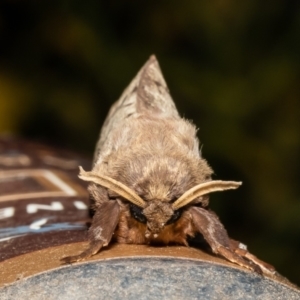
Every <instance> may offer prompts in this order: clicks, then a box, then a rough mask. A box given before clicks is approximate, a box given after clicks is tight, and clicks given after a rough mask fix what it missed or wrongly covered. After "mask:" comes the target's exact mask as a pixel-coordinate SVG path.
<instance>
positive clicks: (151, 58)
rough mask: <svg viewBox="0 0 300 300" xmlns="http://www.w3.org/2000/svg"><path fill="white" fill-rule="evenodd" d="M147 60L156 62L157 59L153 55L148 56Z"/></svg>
mask: <svg viewBox="0 0 300 300" xmlns="http://www.w3.org/2000/svg"><path fill="white" fill-rule="evenodd" d="M149 60H150V61H156V62H157V58H156V56H155V54H152V55H150V57H149Z"/></svg>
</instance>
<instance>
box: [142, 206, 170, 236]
mask: <svg viewBox="0 0 300 300" xmlns="http://www.w3.org/2000/svg"><path fill="white" fill-rule="evenodd" d="M143 214H144V216H145V217H146V218H147V230H146V234H145V235H146V237H149V236H150V235H151V233H152V234H153V235H154V237H155V236H157V234H158V233H159V232H160V231H161V230H162V229H163V228H164V226H165V225H166V223H167V222H168V221H169V220H170V218H171V217H172V215H173V214H174V210H173V208H172V204H170V203H167V202H161V201H149V202H148V203H147V205H146V207H145V208H144V210H143Z"/></svg>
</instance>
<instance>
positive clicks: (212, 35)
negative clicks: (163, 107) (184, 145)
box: [0, 0, 300, 284]
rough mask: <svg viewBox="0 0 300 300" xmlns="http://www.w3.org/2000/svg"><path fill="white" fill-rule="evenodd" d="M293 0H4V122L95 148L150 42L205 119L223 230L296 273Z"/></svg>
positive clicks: (297, 47)
mask: <svg viewBox="0 0 300 300" xmlns="http://www.w3.org/2000/svg"><path fill="white" fill-rule="evenodd" d="M299 4H300V3H299V1H297V0H294V1H290V0H273V1H268V0H267V1H260V0H244V1H233V0H222V1H221V0H215V1H197V0H188V1H184V2H183V1H179V0H173V1H134V0H131V1H130V0H128V1H115V0H113V1H66V0H60V1H4V0H2V1H1V2H0V91H1V92H0V132H1V133H9V134H16V135H20V136H23V137H29V138H34V139H39V140H42V141H47V142H49V143H52V144H55V145H60V146H65V147H69V148H71V149H74V150H77V151H80V152H82V153H87V154H89V155H90V156H92V152H93V147H94V144H95V142H96V140H97V137H98V132H99V129H100V127H101V124H102V122H103V119H104V117H105V116H106V113H107V111H108V109H109V107H110V105H111V104H112V103H113V101H115V100H116V99H117V98H118V97H119V95H120V94H121V92H122V91H123V89H124V88H125V87H126V85H127V84H128V83H129V81H130V80H131V79H132V78H133V76H134V75H135V74H136V72H137V71H138V70H139V68H140V67H141V66H142V65H143V63H144V62H145V61H146V60H147V59H148V57H149V56H150V55H151V54H153V53H155V54H156V55H157V57H158V59H159V61H160V64H161V67H162V70H163V72H164V75H165V77H166V80H167V82H168V84H169V87H170V90H171V92H172V95H173V98H174V99H175V102H176V104H177V106H178V108H179V111H180V112H181V113H182V114H183V115H184V116H185V117H186V118H188V119H193V120H194V122H195V123H196V124H197V126H199V127H200V128H201V130H200V131H199V136H200V138H201V141H202V142H203V143H204V148H203V154H204V156H205V157H206V158H207V159H208V161H209V162H210V164H211V165H212V167H213V168H214V170H215V173H216V178H222V179H236V180H242V181H243V182H244V185H243V187H242V188H241V189H240V190H238V191H235V192H227V193H223V194H216V195H213V196H212V197H211V198H212V201H211V205H212V207H213V209H214V210H216V211H217V213H218V214H219V215H220V217H221V220H222V221H223V223H224V224H225V226H226V228H227V229H228V231H229V233H230V235H231V236H232V237H234V238H236V239H238V240H241V241H243V242H244V243H246V244H248V245H249V246H250V251H251V252H253V253H255V254H256V255H257V256H259V257H260V258H262V259H264V260H266V261H268V262H270V263H272V264H274V265H275V266H276V268H277V270H279V271H280V272H281V273H283V275H285V276H287V277H289V278H290V280H292V281H294V282H296V283H298V284H300V278H299V271H300V263H299V258H298V255H299V252H300V242H299V240H300V218H299V216H300V188H299V178H300V172H299V168H300V163H299V162H300V161H299V150H300V136H299V129H300V102H299V96H300V90H299V80H300V61H299V53H300V43H299V37H300V7H299Z"/></svg>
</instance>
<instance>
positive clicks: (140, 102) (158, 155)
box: [62, 56, 274, 274]
mask: <svg viewBox="0 0 300 300" xmlns="http://www.w3.org/2000/svg"><path fill="white" fill-rule="evenodd" d="M212 173H213V171H212V169H211V168H210V166H209V165H208V163H207V162H206V160H205V159H204V158H203V157H202V154H201V152H200V151H199V141H198V139H197V136H196V128H195V126H194V125H193V124H192V123H191V122H189V121H187V120H185V119H183V118H181V117H180V116H179V114H178V112H177V110H176V107H175V104H174V102H173V100H172V98H171V96H170V93H169V90H168V87H167V85H166V82H165V80H164V77H163V75H162V73H161V70H160V68H159V65H158V62H157V60H156V58H155V56H151V57H150V59H149V60H148V61H147V62H146V64H145V65H144V66H143V67H142V69H141V70H140V71H139V73H138V74H137V75H136V77H135V78H134V79H133V80H132V82H131V83H130V85H129V86H128V87H127V88H126V89H125V91H124V92H123V94H122V95H121V97H120V99H119V100H118V101H117V102H116V103H115V104H114V105H113V106H112V107H111V109H110V111H109V114H108V116H107V118H106V120H105V122H104V125H103V127H102V130H101V134H100V138H99V141H98V143H97V146H96V151H95V156H94V161H93V167H92V171H90V172H85V171H84V170H83V169H82V168H81V169H80V175H79V177H80V178H81V179H82V180H85V181H88V182H90V184H89V187H88V190H89V193H90V196H91V199H93V204H92V208H93V209H94V211H95V213H94V216H93V221H92V224H91V226H90V228H89V231H88V236H89V242H90V245H89V248H88V249H87V250H85V251H84V252H83V253H81V254H79V255H76V256H71V257H65V258H63V259H62V260H63V261H64V262H67V263H70V262H75V261H79V260H82V259H84V258H87V257H90V256H92V255H94V254H96V253H98V252H99V251H100V250H101V248H102V247H104V246H107V245H108V244H109V243H110V241H111V239H112V238H113V239H114V240H115V241H117V242H119V243H127V244H154V243H155V244H179V245H186V246H188V241H189V240H190V239H192V238H194V237H195V236H196V235H199V234H200V235H202V236H203V238H204V240H205V241H206V242H207V244H208V245H209V247H210V248H211V251H212V252H213V253H214V254H216V255H218V256H221V257H223V258H225V259H227V260H228V261H230V262H232V263H235V264H238V265H240V266H242V267H245V268H247V269H250V270H253V271H256V272H258V273H260V274H262V273H269V274H270V273H273V272H274V268H273V267H272V266H270V265H269V264H267V263H265V262H263V261H261V260H259V259H258V258H256V257H255V256H254V255H252V254H250V253H249V252H248V251H247V249H246V247H245V245H243V244H242V243H240V242H237V241H235V240H232V239H231V238H229V236H228V234H227V231H226V230H225V228H224V226H223V225H222V223H221V222H220V220H219V219H218V217H217V216H216V214H215V213H214V212H213V211H211V210H210V209H209V208H208V203H209V198H208V195H209V194H210V193H212V192H216V191H224V190H229V189H236V188H238V187H239V186H240V185H241V182H235V181H221V180H212V178H211V176H212Z"/></svg>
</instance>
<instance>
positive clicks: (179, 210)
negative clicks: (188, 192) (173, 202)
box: [166, 209, 182, 225]
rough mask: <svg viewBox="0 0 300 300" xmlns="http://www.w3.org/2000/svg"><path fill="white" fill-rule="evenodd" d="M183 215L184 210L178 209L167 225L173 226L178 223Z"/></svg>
mask: <svg viewBox="0 0 300 300" xmlns="http://www.w3.org/2000/svg"><path fill="white" fill-rule="evenodd" d="M181 214H182V210H181V209H178V210H175V211H174V214H173V215H172V216H171V218H170V219H169V221H168V222H167V223H166V224H167V225H169V224H172V223H174V222H176V221H177V220H178V219H179V218H180V217H181Z"/></svg>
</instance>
